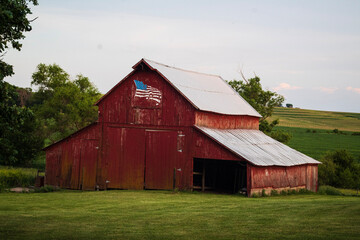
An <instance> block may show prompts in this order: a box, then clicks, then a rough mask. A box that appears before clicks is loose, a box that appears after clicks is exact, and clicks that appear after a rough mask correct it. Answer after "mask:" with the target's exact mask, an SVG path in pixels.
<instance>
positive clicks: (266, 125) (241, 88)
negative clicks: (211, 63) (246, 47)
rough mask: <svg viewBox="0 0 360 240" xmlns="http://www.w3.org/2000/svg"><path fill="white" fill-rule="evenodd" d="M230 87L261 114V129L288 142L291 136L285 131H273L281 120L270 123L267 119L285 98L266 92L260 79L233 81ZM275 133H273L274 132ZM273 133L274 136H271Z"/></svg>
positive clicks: (279, 139) (277, 138) (281, 140)
mask: <svg viewBox="0 0 360 240" xmlns="http://www.w3.org/2000/svg"><path fill="white" fill-rule="evenodd" d="M229 85H230V86H231V87H232V88H233V89H234V90H235V91H236V92H238V93H239V94H240V96H241V97H243V98H244V99H245V100H246V101H247V102H248V103H249V104H250V105H251V106H252V107H253V108H255V110H256V111H258V113H260V114H261V116H262V117H261V118H260V122H259V129H260V130H261V131H263V132H264V133H266V134H268V135H270V136H271V137H273V138H275V139H276V140H278V141H280V142H284V143H286V142H288V141H289V140H290V138H291V134H289V133H287V132H284V131H273V128H274V127H275V126H276V125H277V124H279V120H278V119H276V120H273V121H271V122H269V121H268V120H267V119H268V118H269V117H271V116H272V113H273V111H274V108H275V107H277V106H280V105H281V104H282V103H283V102H284V97H283V96H281V95H279V94H277V93H276V92H272V91H269V90H264V89H263V88H262V86H261V83H260V78H259V77H257V76H255V77H254V78H250V79H245V77H243V80H239V81H238V80H233V81H230V82H229ZM272 131H273V132H272ZM271 132H272V134H271Z"/></svg>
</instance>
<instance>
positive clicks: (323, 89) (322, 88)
mask: <svg viewBox="0 0 360 240" xmlns="http://www.w3.org/2000/svg"><path fill="white" fill-rule="evenodd" d="M318 89H319V90H320V91H322V92H325V93H329V94H331V93H334V92H335V91H336V90H338V88H329V87H320V88H318Z"/></svg>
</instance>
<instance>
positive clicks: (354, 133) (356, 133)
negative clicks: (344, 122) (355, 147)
mask: <svg viewBox="0 0 360 240" xmlns="http://www.w3.org/2000/svg"><path fill="white" fill-rule="evenodd" d="M351 135H353V136H360V132H353V133H352V134H351Z"/></svg>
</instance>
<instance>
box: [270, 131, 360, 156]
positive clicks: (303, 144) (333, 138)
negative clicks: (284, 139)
mask: <svg viewBox="0 0 360 240" xmlns="http://www.w3.org/2000/svg"><path fill="white" fill-rule="evenodd" d="M275 129H280V130H285V131H288V132H290V133H291V134H292V138H291V139H290V141H289V142H288V143H287V145H288V146H289V147H291V148H294V149H296V150H298V151H300V152H302V153H304V154H306V155H308V156H310V157H312V158H315V159H320V158H321V156H322V155H324V154H325V153H326V152H327V151H334V150H339V149H346V150H348V151H349V152H350V153H351V154H352V155H353V156H354V158H355V159H357V160H360V136H354V135H351V133H349V132H347V133H346V135H344V134H340V133H339V134H335V133H333V132H332V131H329V130H322V129H306V128H293V127H276V128H275Z"/></svg>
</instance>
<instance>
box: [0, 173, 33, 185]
mask: <svg viewBox="0 0 360 240" xmlns="http://www.w3.org/2000/svg"><path fill="white" fill-rule="evenodd" d="M35 176H36V170H35V169H22V168H18V169H16V168H0V188H4V189H5V188H11V187H28V186H31V185H34V183H35Z"/></svg>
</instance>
